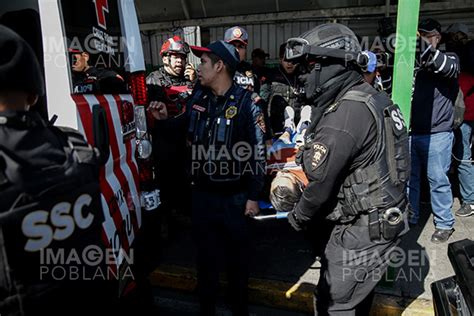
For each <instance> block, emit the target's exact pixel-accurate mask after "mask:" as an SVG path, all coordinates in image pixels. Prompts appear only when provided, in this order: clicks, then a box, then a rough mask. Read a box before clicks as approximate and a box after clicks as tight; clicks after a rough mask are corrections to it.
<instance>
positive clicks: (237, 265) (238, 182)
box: [151, 41, 265, 315]
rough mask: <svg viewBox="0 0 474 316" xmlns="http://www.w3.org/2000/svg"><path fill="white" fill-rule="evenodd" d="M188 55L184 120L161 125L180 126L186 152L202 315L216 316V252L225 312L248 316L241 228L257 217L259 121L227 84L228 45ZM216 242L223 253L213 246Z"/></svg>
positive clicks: (244, 96)
mask: <svg viewBox="0 0 474 316" xmlns="http://www.w3.org/2000/svg"><path fill="white" fill-rule="evenodd" d="M191 50H192V51H193V53H194V54H195V55H196V56H198V57H200V58H201V64H200V65H199V67H198V80H199V84H198V85H197V86H196V88H195V89H194V92H193V96H192V98H191V100H190V101H189V102H188V104H187V110H186V115H183V116H181V117H177V118H174V119H170V120H164V121H162V122H161V123H163V124H173V123H174V126H181V127H180V128H184V129H185V130H186V131H187V139H188V144H190V146H191V152H192V161H191V172H190V173H191V176H192V179H193V189H192V220H193V232H194V239H195V240H196V242H197V247H198V259H197V260H198V261H197V270H198V292H199V298H200V303H201V315H215V307H216V299H217V289H218V280H219V274H218V262H217V261H218V260H217V258H220V257H221V255H220V252H221V251H222V250H224V251H225V258H226V262H227V271H228V279H227V280H228V284H229V301H230V303H231V309H232V311H233V314H234V315H248V307H247V299H248V298H247V296H248V289H247V283H248V255H249V251H248V248H249V242H250V240H249V235H248V229H247V223H246V222H247V217H248V216H254V215H257V214H258V212H259V207H258V202H257V199H258V196H259V193H260V190H261V189H262V187H263V175H264V171H265V170H264V163H265V156H264V148H263V133H264V131H265V123H264V119H263V114H262V113H261V112H260V109H259V107H258V106H256V104H255V103H254V102H253V100H252V98H251V92H249V91H247V90H244V89H242V88H241V87H239V86H238V85H237V84H235V83H234V82H233V77H234V73H235V70H236V68H237V66H238V64H239V55H238V53H237V51H236V49H235V48H234V46H232V45H230V44H228V43H226V42H224V41H216V42H213V43H211V44H210V45H209V46H207V47H196V46H194V47H191ZM151 111H152V114H153V116H154V117H155V118H156V119H158V120H163V119H166V118H167V117H168V114H167V113H166V107H165V106H164V104H154V105H152V106H151ZM173 120H174V122H173ZM178 120H179V121H178ZM242 149H244V150H243V151H242ZM220 243H223V247H219V246H218V245H220Z"/></svg>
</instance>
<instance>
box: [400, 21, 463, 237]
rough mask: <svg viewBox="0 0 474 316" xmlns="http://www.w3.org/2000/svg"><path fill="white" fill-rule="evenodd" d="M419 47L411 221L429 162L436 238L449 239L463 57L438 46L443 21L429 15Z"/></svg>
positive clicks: (414, 220) (416, 214)
mask: <svg viewBox="0 0 474 316" xmlns="http://www.w3.org/2000/svg"><path fill="white" fill-rule="evenodd" d="M418 33H419V36H420V37H419V44H420V45H419V53H418V54H417V59H416V63H417V64H416V68H415V70H416V77H415V87H414V91H413V99H412V116H411V129H410V137H411V142H410V146H411V176H410V184H409V197H410V204H411V207H412V208H413V212H412V214H411V216H410V223H411V224H414V225H415V224H417V223H418V219H419V215H420V183H421V179H420V178H421V170H422V169H423V168H426V170H427V175H428V180H429V186H430V192H431V209H432V212H433V215H434V224H435V228H436V229H435V232H434V233H433V235H432V236H431V241H432V242H433V243H443V242H446V241H447V240H448V239H449V237H450V236H451V234H452V233H453V231H454V229H453V226H454V221H455V220H454V216H453V213H452V210H451V208H452V207H453V196H452V191H451V183H450V182H449V178H448V171H449V169H450V166H451V152H452V144H453V139H454V135H453V119H454V115H453V109H454V103H455V100H456V98H457V96H458V92H459V84H458V76H459V69H460V67H459V59H458V57H457V56H456V55H455V54H450V53H443V52H441V51H440V50H439V49H438V46H439V43H440V41H441V25H440V24H439V22H438V21H436V20H434V19H431V18H428V19H425V20H422V21H421V22H420V24H419V26H418Z"/></svg>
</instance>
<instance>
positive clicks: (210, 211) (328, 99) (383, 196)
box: [150, 19, 474, 315]
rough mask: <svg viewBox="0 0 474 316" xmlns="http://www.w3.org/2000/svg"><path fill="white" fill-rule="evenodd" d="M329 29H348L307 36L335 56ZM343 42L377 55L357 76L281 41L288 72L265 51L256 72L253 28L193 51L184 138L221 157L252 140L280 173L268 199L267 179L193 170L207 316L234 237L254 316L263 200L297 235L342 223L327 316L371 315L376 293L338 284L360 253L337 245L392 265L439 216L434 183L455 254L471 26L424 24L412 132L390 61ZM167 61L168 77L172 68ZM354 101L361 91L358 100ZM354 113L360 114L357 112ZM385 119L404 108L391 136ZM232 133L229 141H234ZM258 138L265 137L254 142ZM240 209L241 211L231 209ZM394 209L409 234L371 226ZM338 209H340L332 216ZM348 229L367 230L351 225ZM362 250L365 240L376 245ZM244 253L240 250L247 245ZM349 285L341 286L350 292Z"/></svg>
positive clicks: (326, 288)
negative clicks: (219, 263) (222, 254)
mask: <svg viewBox="0 0 474 316" xmlns="http://www.w3.org/2000/svg"><path fill="white" fill-rule="evenodd" d="M324 27H327V28H337V27H336V26H335V25H334V24H333V25H327V26H320V27H317V28H316V29H314V30H311V31H308V32H307V33H305V34H302V35H301V36H300V38H301V39H304V40H305V41H306V44H308V43H309V44H308V45H313V46H316V47H318V46H319V47H325V46H324V45H325V44H326V42H329V41H331V40H334V41H335V42H337V36H335V38H336V39H334V38H331V39H327V38H321V37H320V33H319V32H321V29H324ZM345 32H346V33H345ZM323 33H324V32H322V33H321V34H323ZM335 33H336V34H339V36H342V35H341V34H346V35H347V34H349V36H348V37H346V41H347V38H352V37H351V36H353V37H354V41H353V42H351V41H349V43H345V46H344V48H343V49H347V47H350V48H351V49H352V50H353V51H355V52H359V53H360V54H362V55H363V56H365V64H363V65H361V64H359V65H356V64H357V63H354V62H352V61H351V60H348V59H347V57H344V58H346V59H344V58H341V57H340V56H339V55H337V54H332V55H331V54H329V55H324V53H326V52H323V53H321V55H322V56H318V55H312V54H307V55H306V56H305V58H301V56H296V57H293V58H292V55H291V53H292V52H296V51H297V50H298V49H297V45H298V44H299V43H291V42H285V43H282V44H281V46H280V50H279V65H278V66H277V67H276V68H267V67H266V66H265V62H266V59H267V58H268V57H269V55H268V54H267V53H265V51H264V50H262V49H260V48H257V49H255V50H253V51H252V54H251V59H252V64H249V63H247V62H246V61H245V59H246V49H247V46H248V38H249V35H248V33H247V31H246V30H245V29H244V28H242V27H239V26H235V27H232V28H229V29H227V31H226V32H225V36H224V39H223V40H221V41H217V42H214V43H211V44H210V45H209V46H208V47H206V48H198V47H192V48H191V51H192V52H193V53H194V54H195V55H196V56H198V57H200V58H201V62H202V64H201V65H200V66H199V67H198V70H197V80H196V82H194V87H193V94H192V95H193V96H190V100H191V101H188V109H187V111H185V113H186V114H184V115H183V116H184V117H185V118H183V119H182V121H183V122H185V123H181V124H184V125H181V126H184V127H182V130H187V132H188V137H187V139H188V145H190V146H191V147H193V146H199V145H202V146H204V147H205V148H206V149H207V150H209V148H213V149H212V150H216V149H215V147H214V146H219V145H220V146H222V145H226V146H229V148H231V147H232V145H235V144H236V143H238V141H240V140H245V141H247V142H250V143H251V144H253V145H259V146H264V145H266V146H265V147H266V152H267V155H266V156H267V159H269V163H270V165H271V166H270V167H269V168H267V169H266V170H267V173H268V174H271V175H272V177H273V178H272V179H273V182H272V183H271V187H270V190H269V191H270V195H269V196H261V195H260V196H259V194H258V190H260V189H261V188H262V185H263V182H262V181H263V180H258V179H259V178H260V179H262V178H263V174H261V173H257V174H256V173H252V177H250V179H249V180H244V178H245V177H240V176H242V175H240V174H239V177H237V178H238V179H235V178H232V177H231V178H232V180H229V179H226V180H223V179H221V180H222V181H219V180H218V179H213V178H214V177H213V176H214V175H209V173H206V171H204V172H202V170H201V173H199V176H197V178H196V174H194V173H193V172H191V173H190V175H191V178H190V179H189V181H191V183H192V192H193V193H192V197H193V199H192V201H193V205H192V209H193V212H192V213H193V223H194V224H195V227H194V229H195V230H194V231H195V238H196V240H197V244H198V265H197V267H198V284H199V286H198V288H199V293H200V297H201V304H202V305H201V306H202V312H203V315H208V314H209V315H210V314H212V313H213V312H212V311H213V310H214V308H215V298H216V290H217V270H216V265H215V264H216V263H215V259H213V258H212V256H213V254H214V253H216V251H217V250H216V248H215V247H216V241H217V240H221V239H224V240H226V242H225V246H224V248H225V249H232V251H230V253H226V255H227V257H228V258H227V262H228V263H229V266H228V271H229V274H230V275H229V280H230V284H229V286H230V292H231V293H233V295H231V297H232V298H233V304H232V306H233V307H234V309H233V311H234V312H235V314H236V315H240V314H245V313H246V312H244V311H243V309H242V307H243V306H246V305H245V304H244V301H245V297H246V293H247V292H246V291H245V290H244V289H245V288H246V281H245V280H246V279H247V277H246V275H247V274H248V267H247V260H246V259H245V256H246V254H247V251H246V249H245V247H244V245H246V244H248V236H247V233H246V228H245V220H244V219H243V217H244V216H245V215H249V216H252V215H256V214H257V213H258V211H259V209H258V204H256V201H257V200H258V199H270V201H271V202H272V204H273V206H274V207H275V209H277V210H278V211H288V212H289V222H290V224H291V225H292V226H293V227H294V228H295V229H297V230H301V229H304V228H305V227H306V226H307V224H308V223H309V222H311V221H314V219H315V218H317V219H319V220H321V221H323V220H324V219H325V218H326V219H330V220H332V221H333V222H334V223H335V228H334V229H333V230H332V233H331V236H330V239H329V241H328V243H327V246H326V252H325V259H324V261H323V262H324V264H323V272H322V273H321V275H322V277H321V280H320V282H319V284H318V289H319V292H318V293H319V294H318V295H319V300H318V304H319V305H318V310H320V312H321V313H322V314H324V313H325V312H329V313H331V311H334V312H335V311H343V310H344V311H349V310H356V309H360V308H364V306H365V308H367V306H370V295H369V293H371V292H372V290H373V287H374V286H375V284H370V282H366V284H365V285H364V286H361V287H360V288H358V289H357V290H355V291H352V290H353V289H354V288H353V287H350V286H349V287H348V286H347V285H348V283H347V282H348V280H343V281H344V282H343V281H342V280H341V279H340V278H338V277H337V275H341V273H342V272H341V271H342V270H341V269H342V268H343V267H342V266H340V265H339V266H338V264H337V263H338V262H340V261H341V260H339V259H341V258H339V257H338V256H342V254H343V252H344V250H347V249H348V248H345V247H348V246H349V247H350V246H351V245H344V244H343V245H342V247H341V246H340V242H339V241H337V240H338V238H340V236H341V234H343V233H345V234H346V236H347V235H353V236H355V238H358V239H359V242H358V243H357V246H358V247H360V248H362V249H368V248H370V249H371V250H372V251H374V252H378V253H379V254H380V252H385V251H388V250H390V249H391V247H393V245H394V244H395V243H396V240H397V239H398V238H399V237H400V236H402V235H403V234H404V233H406V231H407V230H408V227H409V225H408V223H409V224H410V225H417V223H418V220H419V216H420V212H422V211H424V212H426V211H428V210H427V209H421V203H420V192H421V186H422V182H423V181H426V182H427V183H428V184H429V187H430V192H431V196H430V198H431V206H432V208H431V209H432V212H433V215H434V225H435V232H434V234H433V236H432V242H434V243H442V242H446V241H447V240H448V239H449V237H450V235H451V234H452V232H453V231H454V228H453V226H454V216H453V212H452V206H453V195H452V190H451V186H452V183H451V182H450V180H449V178H448V172H449V170H450V167H451V162H452V161H453V164H456V166H457V170H458V173H459V184H460V188H461V200H462V207H461V208H460V209H459V210H457V211H456V212H455V214H456V215H457V216H470V215H472V214H474V205H473V200H472V198H473V192H472V188H473V186H472V181H473V180H472V179H474V178H473V177H472V170H473V166H472V160H471V142H472V111H473V102H472V91H471V90H472V89H473V87H474V81H473V80H472V74H473V71H472V66H471V65H470V64H469V63H470V62H471V60H472V58H471V57H470V56H472V54H473V50H472V47H473V46H472V44H471V41H469V40H468V30H467V28H466V27H465V26H464V25H462V24H454V25H451V26H450V27H449V28H448V29H447V30H446V32H442V29H441V26H440V24H439V23H438V22H437V21H435V20H433V19H425V20H423V21H422V22H420V25H419V30H418V36H419V41H418V50H417V54H416V71H415V77H414V89H413V103H412V119H411V122H409V124H406V123H405V122H404V121H403V117H402V116H401V113H400V111H399V110H397V107H396V105H393V104H392V103H391V101H390V100H389V98H388V97H389V95H390V93H391V73H390V70H391V69H390V68H391V66H390V65H389V64H388V61H389V60H390V58H391V57H390V56H389V54H388V52H385V51H381V50H377V51H374V52H370V51H362V52H361V51H360V46H359V44H358V41H357V38H356V36H355V35H354V34H353V33H352V31H350V30H346V29H343V27H339V28H338V29H337V31H335ZM440 43H444V44H445V48H446V49H445V50H443V51H441V50H440V49H439V47H440ZM229 44H230V45H231V46H233V47H234V48H235V49H234V50H233V49H232V47H231V46H230V45H229ZM292 45H294V46H292ZM293 48H294V51H292V49H293ZM445 51H446V52H445ZM236 52H237V54H235V53H236ZM470 54H471V55H470ZM183 58H185V56H184V55H183ZM220 62H222V64H221V63H220ZM164 64H165V66H164V69H166V62H164ZM354 65H355V66H354ZM315 69H316V70H315ZM221 72H222V73H221ZM181 75H183V73H182V74H181ZM223 78H225V79H223ZM231 78H233V81H234V83H232V82H231V80H230V79H231ZM387 78H388V79H387ZM223 83H225V85H224V84H223ZM237 86H240V87H241V88H242V89H243V90H239V89H237ZM235 89H237V90H235ZM353 90H355V91H357V92H351V91H353ZM239 94H244V96H245V98H244V99H245V100H247V97H249V98H248V101H247V102H248V103H249V104H248V105H245V107H248V108H249V109H252V110H251V113H252V112H253V114H248V115H246V117H247V119H249V121H248V122H246V123H245V122H239V121H240V115H239V114H240V112H244V107H243V106H244V105H240V106H238V105H234V104H237V103H242V102H243V101H240V100H242V99H241V98H242V97H241V96H240V95H239ZM370 98H374V100H375V101H374V103H376V105H377V106H378V107H379V108H377V106H376V107H374V108H370V107H369V110H368V106H367V104H369V103H370V102H368V100H369V99H370ZM384 98H385V99H384ZM206 99H207V101H203V100H206ZM229 100H234V101H232V102H229ZM236 100H237V101H236ZM158 101H159V100H158ZM239 101H240V102H239ZM463 101H464V102H463ZM460 102H463V103H465V108H466V111H465V114H464V118H462V119H461V122H462V124H460V126H459V127H457V126H455V123H454V121H455V112H456V111H455V108H456V105H457V104H458V103H460ZM244 103H245V102H244ZM341 103H342V104H341ZM344 103H353V104H352V105H349V106H343V104H344ZM234 106H235V109H234ZM457 106H459V105H457ZM381 108H382V109H385V110H387V109H389V110H392V111H395V112H392V114H391V115H392V117H393V115H394V114H393V113H395V118H394V121H393V126H386V125H385V126H384V127H383V128H382V127H381V126H383V125H384V121H383V119H381V120H379V119H378V117H380V116H383V114H380V111H381V110H380V109H381ZM241 109H242V110H241ZM150 110H151V111H152V113H153V115H154V117H155V118H156V119H157V120H160V121H163V122H166V121H168V120H166V119H165V118H168V115H167V106H164V105H163V104H161V103H160V102H155V103H153V104H152V105H151V107H150ZM216 111H217V112H216ZM229 113H231V114H229ZM427 113H429V114H428V115H427ZM456 113H457V112H456ZM242 115H243V114H242ZM397 115H399V116H398V117H397ZM456 115H459V113H458V114H456ZM461 115H462V114H461ZM234 116H235V118H234ZM252 118H253V119H252ZM397 118H398V119H397ZM458 119H459V118H458ZM233 120H237V121H238V123H237V124H236V125H239V126H242V128H245V129H247V128H246V127H248V131H247V134H246V135H247V137H250V135H252V137H251V138H246V137H245V136H243V135H242V132H243V130H240V131H234V130H233V128H235V127H234V125H233ZM229 121H230V122H229ZM222 122H227V123H225V124H224V125H227V126H230V127H229V128H230V130H232V131H231V132H230V133H229V132H227V129H225V128H223V127H221V126H222V125H220V124H222ZM361 122H365V123H364V124H363V123H361ZM168 123H169V122H168ZM366 123H367V124H366ZM213 124H214V125H215V126H214V127H213ZM341 124H342V125H341ZM407 125H408V126H407ZM362 127H363V128H364V129H362V130H361V128H362ZM380 129H384V133H385V134H387V133H390V131H391V130H393V131H396V132H395V133H394V136H393V137H387V136H386V135H385V136H384V135H382V136H380V135H379V134H378V133H377V132H378V131H379V132H380ZM408 130H409V133H408ZM215 133H217V134H215ZM171 134H174V132H173V133H171ZM221 134H222V135H224V136H222V139H220V136H221ZM455 134H456V137H455V136H454V135H455ZM228 135H232V136H229V137H231V138H230V139H227V138H226V137H227V136H228ZM234 135H236V136H234ZM255 135H257V136H258V137H257V138H254V137H255ZM219 140H220V141H221V142H220V143H219ZM380 144H383V146H382V145H380ZM377 146H382V147H380V148H377ZM265 147H263V148H265ZM389 147H391V148H389ZM258 148H260V147H258ZM283 148H287V149H288V148H289V149H291V154H290V156H291V158H290V159H288V158H289V157H288V156H285V157H284V159H283V161H275V160H272V153H273V154H275V153H276V152H278V151H279V150H282V149H283ZM453 150H454V151H453ZM387 151H389V152H390V155H393V157H383V158H382V157H381V156H380V155H382V156H384V154H382V153H384V152H387ZM193 152H194V149H193ZM263 155H264V153H262V152H260V151H259V152H258V154H257V155H256V157H259V159H260V161H253V167H254V168H256V169H253V170H254V171H257V170H258V167H256V166H257V165H258V164H259V163H261V162H262V161H261V160H263V159H264V158H263V157H264V156H263ZM193 158H194V156H193ZM453 158H454V159H453ZM280 159H281V157H280ZM221 162H222V161H221ZM182 167H183V168H185V166H184V165H182ZM193 170H194V169H193ZM348 170H349V171H348ZM194 171H195V170H194ZM423 172H426V176H427V177H426V178H423V176H422V175H423V174H424V173H423ZM220 176H221V177H223V178H226V177H227V176H229V175H224V174H220ZM204 179H205V180H204ZM380 179H386V181H380ZM409 179H410V180H409ZM227 180H228V181H227ZM229 182H231V183H234V182H236V183H239V184H238V185H236V186H235V187H233V185H231V187H232V189H229V188H228V187H227V185H228V184H229ZM213 183H214V184H213ZM234 185H235V183H234ZM234 190H235V191H234ZM224 191H225V192H226V194H224ZM232 192H235V193H234V194H233V193H232ZM242 192H245V193H242ZM266 192H268V191H266ZM336 193H339V195H337V197H338V198H339V197H340V196H343V197H344V198H343V199H342V200H338V198H335V194H336ZM242 194H243V195H242ZM241 195H242V196H241ZM236 200H237V201H240V204H239V203H237V204H236V203H234V202H232V203H231V202H230V201H236ZM196 201H199V202H196ZM245 201H246V202H245ZM408 202H409V203H408ZM229 203H231V204H230V205H229ZM203 205H205V207H203ZM388 206H392V207H395V209H397V210H398V212H399V216H400V217H401V220H399V222H401V223H402V224H398V227H396V228H393V227H391V229H389V228H388V226H390V223H386V224H385V225H386V226H387V227H384V225H380V227H371V224H370V223H372V222H373V220H374V219H375V220H377V218H378V216H379V214H378V213H379V212H373V210H374V209H385V210H387V209H392V208H389V207H388ZM331 209H332V210H333V211H332V212H328V210H331ZM374 213H376V214H374ZM361 214H363V215H361ZM393 214H395V215H397V214H398V213H397V212H395V213H393ZM393 214H390V215H393ZM236 216H237V217H236ZM348 222H349V223H355V225H350V227H349V226H348V225H347V223H348ZM375 226H377V225H375ZM361 227H363V228H361ZM351 230H354V231H351ZM226 238H230V240H229V239H226ZM360 239H363V240H365V242H364V243H365V244H364V245H362V246H361V242H360ZM375 239H381V240H383V241H385V243H384V242H382V243H381V242H380V241H378V243H377V244H375V243H374V240H375ZM235 242H238V244H239V245H240V246H239V247H236V245H235V244H234V243H235ZM346 242H347V239H346V240H345V243H346ZM339 247H340V248H339ZM227 252H228V251H227ZM236 264H238V266H235V265H236ZM382 265H383V264H382ZM373 268H374V267H367V270H368V271H374V270H373ZM368 279H369V278H368ZM353 281H354V282H355V280H353ZM338 282H341V283H340V284H339V285H338ZM348 288H349V289H351V292H350V293H349V292H348V290H347V289H348ZM236 293H240V294H236ZM347 295H349V296H347ZM342 302H344V303H342ZM348 302H350V303H348ZM325 304H326V305H325Z"/></svg>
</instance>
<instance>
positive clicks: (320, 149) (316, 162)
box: [311, 143, 328, 171]
mask: <svg viewBox="0 0 474 316" xmlns="http://www.w3.org/2000/svg"><path fill="white" fill-rule="evenodd" d="M312 147H313V150H312V151H313V158H312V160H311V168H312V169H313V171H315V170H316V169H317V168H318V167H319V166H320V165H321V164H322V163H323V162H324V161H325V160H326V157H327V156H328V148H327V146H326V145H324V144H323V143H314V144H313V145H312Z"/></svg>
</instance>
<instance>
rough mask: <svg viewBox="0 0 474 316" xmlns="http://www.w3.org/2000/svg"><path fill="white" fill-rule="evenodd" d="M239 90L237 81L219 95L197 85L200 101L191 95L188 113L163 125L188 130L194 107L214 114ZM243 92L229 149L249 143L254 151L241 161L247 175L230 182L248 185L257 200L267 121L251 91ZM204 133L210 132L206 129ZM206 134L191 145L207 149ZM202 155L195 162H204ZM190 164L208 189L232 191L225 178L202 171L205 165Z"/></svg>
mask: <svg viewBox="0 0 474 316" xmlns="http://www.w3.org/2000/svg"><path fill="white" fill-rule="evenodd" d="M238 90H242V88H240V87H238V86H237V85H236V84H233V85H232V86H231V88H230V89H229V90H228V91H227V92H226V93H225V95H224V96H217V97H216V96H214V95H213V94H212V92H211V91H210V90H209V89H206V88H202V87H197V88H196V89H195V91H194V92H193V93H194V94H196V93H200V94H201V97H200V98H199V99H200V100H201V101H200V103H199V104H196V102H195V101H194V99H193V98H192V99H191V100H190V101H189V102H188V104H187V110H186V113H185V115H182V116H179V117H176V118H174V119H169V120H165V121H161V122H160V125H162V126H163V128H165V129H167V130H168V132H172V130H175V131H176V130H181V131H182V130H188V128H189V124H190V120H191V116H192V112H193V108H194V109H196V108H197V109H199V111H201V113H205V112H207V111H209V113H210V114H211V115H214V114H215V113H216V111H219V110H222V109H225V105H226V103H227V102H228V100H229V99H230V98H231V96H233V95H237V92H238ZM240 93H242V94H244V95H243V97H242V98H241V99H240V105H239V106H238V107H237V108H238V110H237V114H236V115H235V117H234V118H233V119H234V120H235V124H234V125H233V129H232V132H231V134H232V138H231V142H230V146H228V147H230V148H229V149H230V152H232V149H236V150H235V152H238V150H237V149H238V148H237V147H236V146H238V145H236V144H242V143H246V144H248V145H250V146H251V148H252V154H251V155H250V157H248V159H246V160H244V161H241V163H243V164H245V167H244V168H245V169H244V170H246V172H244V176H243V177H241V178H240V179H239V180H238V181H236V183H232V184H231V185H229V186H231V187H232V188H238V189H243V190H245V189H246V190H247V192H248V198H249V199H250V200H253V201H256V200H258V196H259V193H260V191H261V190H262V188H263V183H264V172H265V169H264V163H265V154H264V145H263V135H264V131H265V125H264V120H263V115H262V113H261V110H260V108H259V107H258V106H257V105H256V104H255V103H254V102H253V100H252V98H251V93H249V92H243V91H240ZM203 117H205V116H204V114H203ZM206 117H207V113H206ZM201 119H202V118H201ZM214 124H216V120H214V121H213V120H210V123H209V126H210V127H209V130H210V129H212V127H213V126H214ZM205 135H209V134H208V133H205ZM205 137H207V138H206V139H205V140H204V144H202V143H199V142H196V141H194V140H190V143H191V144H192V145H202V146H204V149H205V151H206V152H208V149H209V146H208V142H209V138H208V136H205ZM195 153H196V152H195ZM214 158H215V157H213V158H211V161H212V159H214ZM203 159H204V158H203ZM203 159H199V156H198V157H197V158H196V157H193V162H198V163H203V162H204V161H203ZM191 164H192V163H191ZM191 168H192V170H191V172H193V170H195V172H194V173H197V174H196V175H195V177H194V180H195V183H196V184H197V185H198V186H202V187H206V188H207V189H210V190H212V191H223V192H229V191H228V190H226V188H227V187H228V186H227V184H226V183H225V182H215V181H213V180H212V179H211V177H210V176H209V174H206V173H202V172H201V171H202V170H201V169H202V165H200V167H199V168H197V169H194V168H193V167H191ZM248 171H250V172H248ZM218 173H219V172H218ZM196 176H197V178H196ZM219 176H221V177H222V176H224V177H225V176H226V175H225V174H219ZM229 176H231V177H233V176H234V174H230V175H229Z"/></svg>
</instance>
